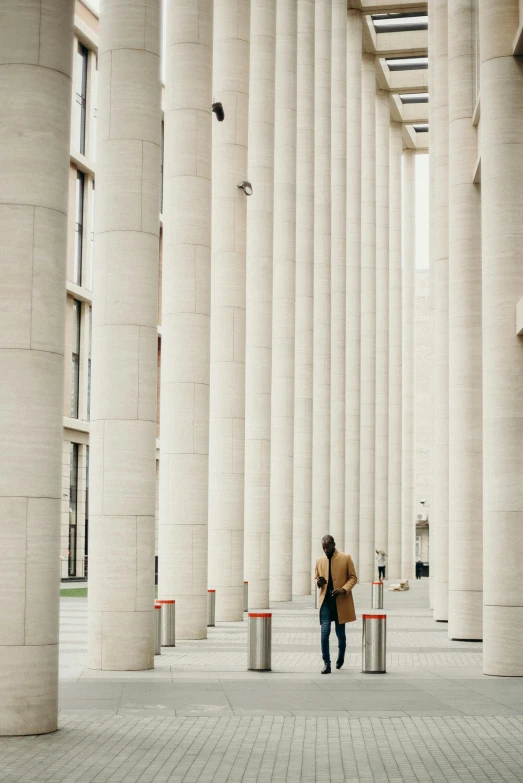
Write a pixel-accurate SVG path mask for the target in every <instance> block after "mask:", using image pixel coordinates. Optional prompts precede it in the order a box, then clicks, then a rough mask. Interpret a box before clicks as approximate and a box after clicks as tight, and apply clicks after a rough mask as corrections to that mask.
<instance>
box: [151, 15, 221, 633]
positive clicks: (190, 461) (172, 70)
mask: <svg viewBox="0 0 523 783" xmlns="http://www.w3.org/2000/svg"><path fill="white" fill-rule="evenodd" d="M166 27H167V31H166V32H167V36H166V38H167V46H166V57H167V67H166V92H165V130H164V145H165V162H164V204H163V215H164V230H163V255H162V295H163V301H162V372H161V397H162V405H161V427H160V432H161V438H160V515H159V527H158V561H159V574H158V595H159V596H160V598H167V599H175V600H176V636H177V638H179V639H205V638H206V637H207V501H208V480H209V340H210V304H211V128H212V126H211V118H212V114H211V101H212V94H211V83H212V2H211V0H202V2H200V3H199V5H198V8H197V9H196V12H194V11H193V10H192V9H189V6H188V5H187V4H185V3H172V4H170V5H169V6H168V13H167V17H166Z"/></svg>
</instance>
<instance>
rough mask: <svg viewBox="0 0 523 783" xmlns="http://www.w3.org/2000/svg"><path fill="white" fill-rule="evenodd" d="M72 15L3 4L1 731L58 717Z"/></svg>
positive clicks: (33, 728) (33, 730)
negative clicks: (59, 588) (59, 589)
mask: <svg viewBox="0 0 523 783" xmlns="http://www.w3.org/2000/svg"><path fill="white" fill-rule="evenodd" d="M73 14H74V3H73V2H72V0H64V2H62V3H52V2H49V1H46V2H42V3H29V4H27V3H26V4H24V6H23V7H20V3H18V2H16V0H7V1H6V2H4V3H2V22H1V26H0V50H1V52H2V55H1V57H2V63H1V65H0V97H1V100H2V121H1V122H2V128H3V131H2V134H1V138H0V168H1V171H2V174H1V176H0V247H1V248H2V251H1V254H0V279H1V284H0V616H1V618H2V620H1V622H0V735H2V734H5V735H15V734H44V733H46V732H49V731H55V730H56V729H57V720H58V600H59V595H58V581H59V568H58V563H59V555H60V513H61V511H60V505H61V497H62V486H61V484H62V436H63V377H64V328H65V320H64V318H65V316H64V313H65V311H64V291H65V266H66V247H67V205H68V204H67V202H68V179H69V127H70V116H71V65H72V41H73ZM28 30H30V31H31V35H28V33H27V31H28ZM28 107H33V110H31V111H29V110H28ZM35 107H38V110H37V111H36V110H34V109H35Z"/></svg>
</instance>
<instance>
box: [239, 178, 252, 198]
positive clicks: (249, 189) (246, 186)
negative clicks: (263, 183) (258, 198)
mask: <svg viewBox="0 0 523 783" xmlns="http://www.w3.org/2000/svg"><path fill="white" fill-rule="evenodd" d="M238 187H239V188H241V189H242V190H243V192H244V193H245V195H246V196H252V185H251V183H250V182H247V180H246V179H244V180H243V182H240V183H239V185H238Z"/></svg>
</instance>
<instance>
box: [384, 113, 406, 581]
mask: <svg viewBox="0 0 523 783" xmlns="http://www.w3.org/2000/svg"><path fill="white" fill-rule="evenodd" d="M401 131H402V127H401V123H399V122H391V124H390V146H389V150H390V158H389V453H388V460H389V466H388V520H389V526H388V537H387V538H388V548H387V552H388V559H387V576H388V577H389V579H400V578H401V576H402V573H401V571H402V569H401V393H402V346H401V334H402V325H401V313H402V308H401V294H402V281H401V274H402V272H401V236H402V232H401V197H402V187H401V176H402V174H401V168H402V154H403V139H402V132H401ZM383 548H384V549H385V547H383Z"/></svg>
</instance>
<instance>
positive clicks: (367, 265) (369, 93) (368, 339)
mask: <svg viewBox="0 0 523 783" xmlns="http://www.w3.org/2000/svg"><path fill="white" fill-rule="evenodd" d="M361 76H362V96H361V98H362V100H361V111H362V114H361V376H360V395H361V397H360V400H361V402H360V563H359V570H358V577H359V580H360V581H361V582H370V581H372V579H373V577H374V572H375V567H374V563H375V555H374V519H375V494H374V493H375V476H376V464H375V457H376V450H375V436H376V71H375V64H374V55H373V54H363V61H362V73H361Z"/></svg>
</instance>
